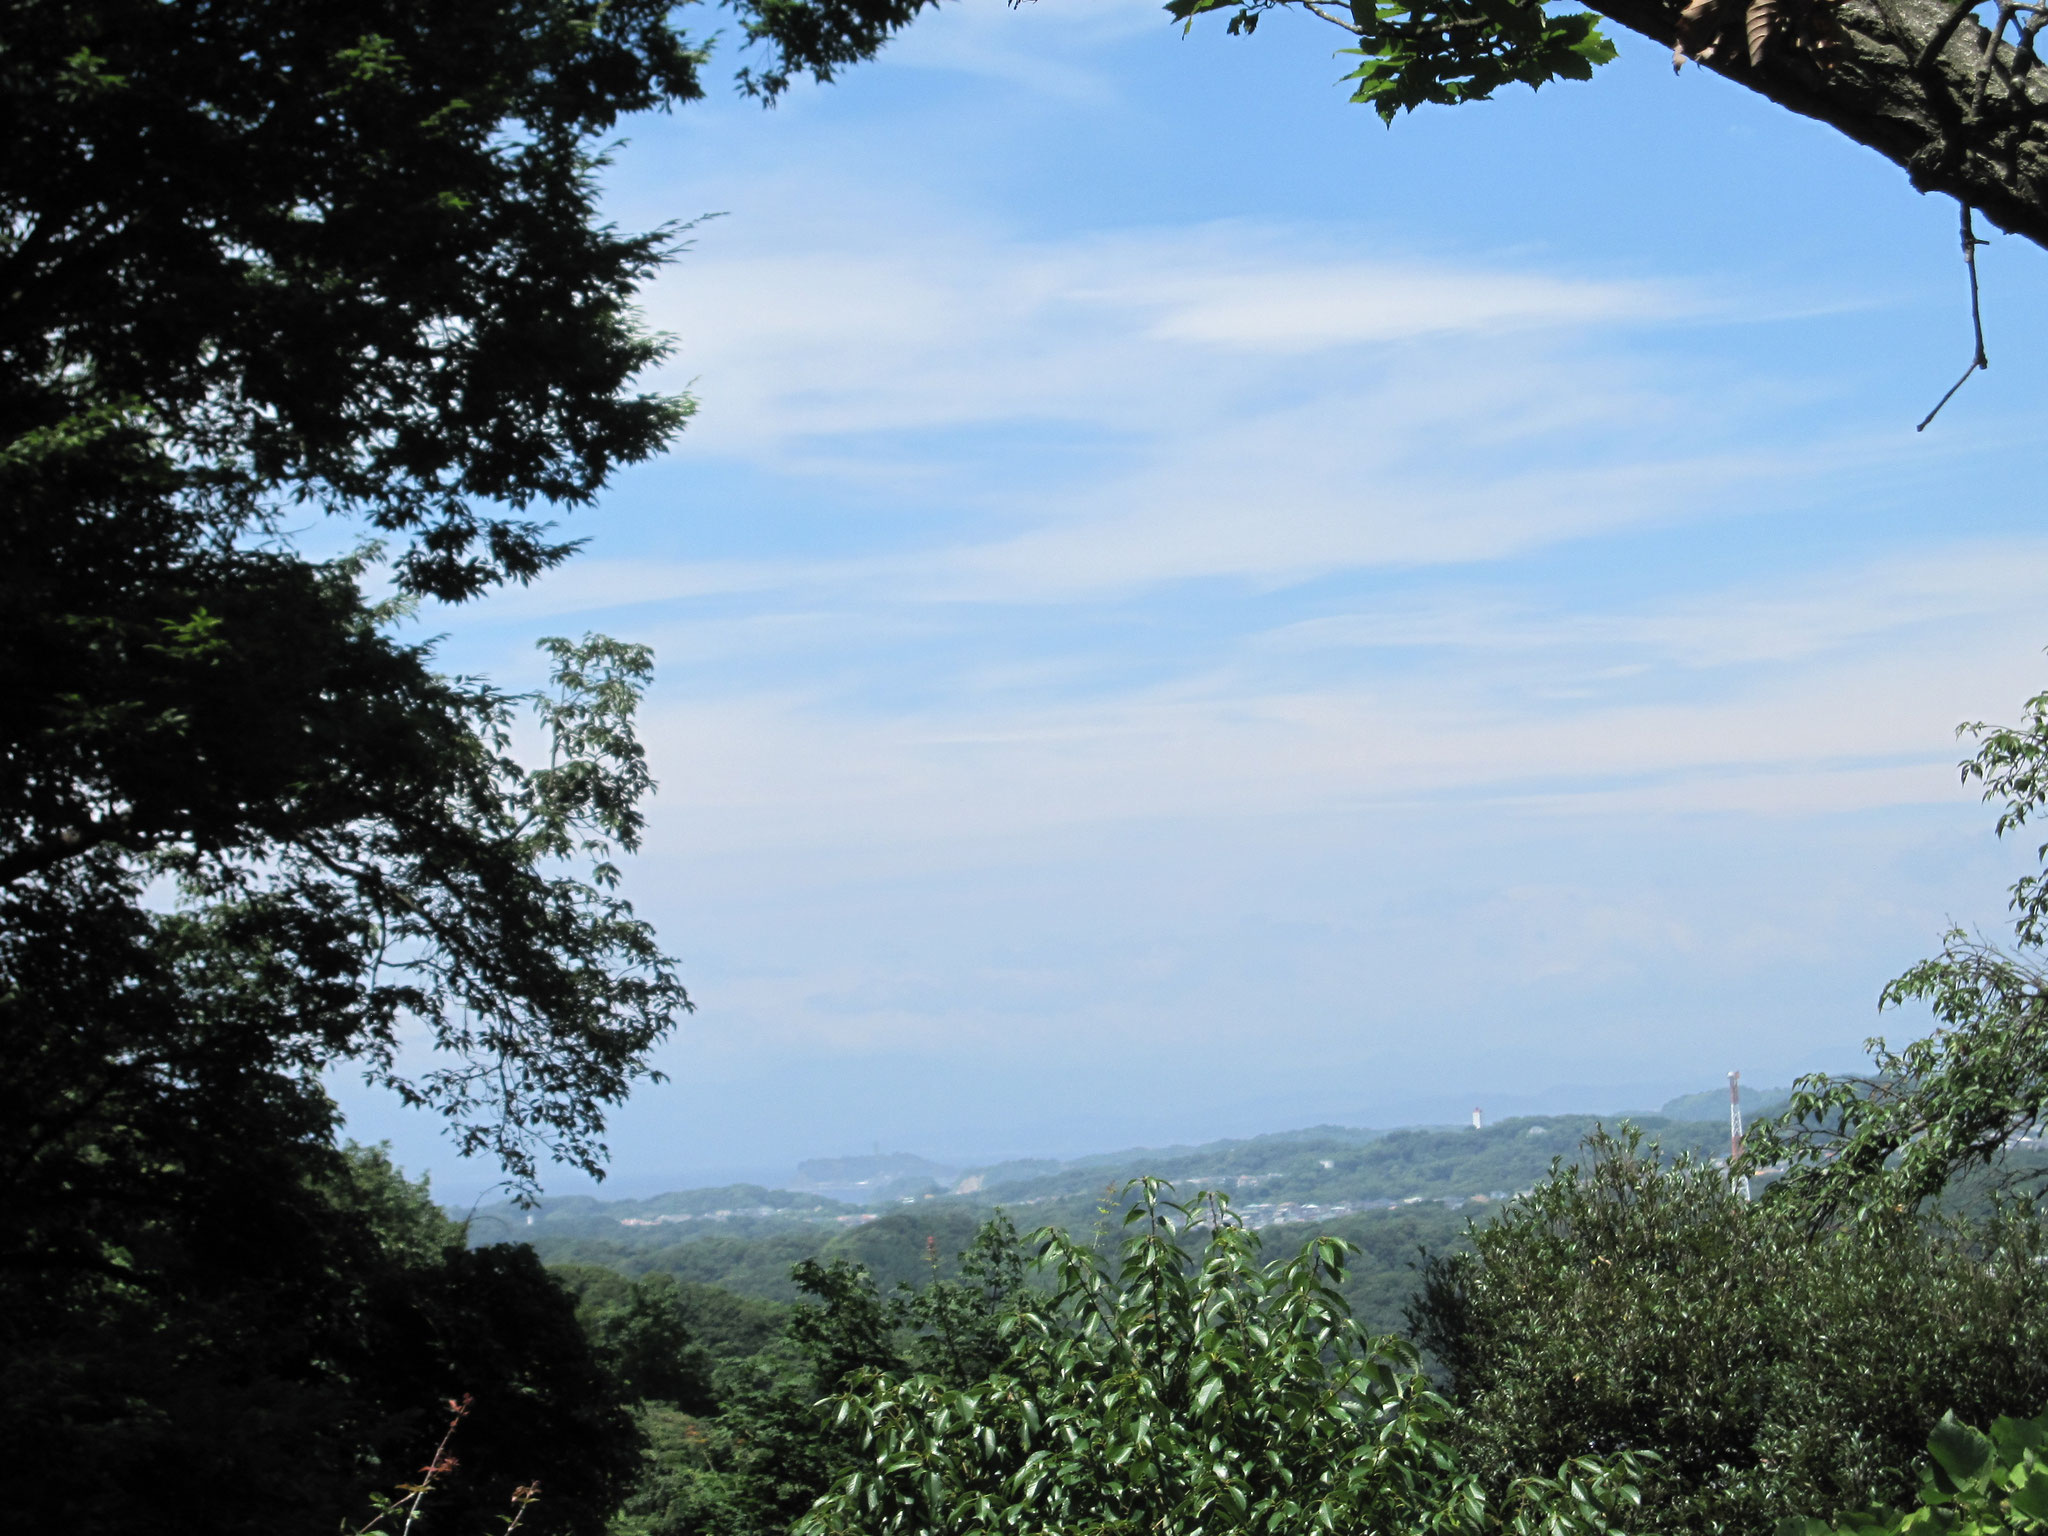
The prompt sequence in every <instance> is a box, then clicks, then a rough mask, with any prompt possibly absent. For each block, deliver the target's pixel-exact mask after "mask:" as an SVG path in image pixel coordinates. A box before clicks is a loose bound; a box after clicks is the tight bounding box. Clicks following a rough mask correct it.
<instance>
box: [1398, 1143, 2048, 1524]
mask: <svg viewBox="0 0 2048 1536" xmlns="http://www.w3.org/2000/svg"><path fill="white" fill-rule="evenodd" d="M1471 1244H1472V1251H1471V1252H1470V1253H1469V1254H1465V1255H1457V1256H1451V1257H1448V1258H1443V1259H1438V1260H1434V1261H1433V1262H1432V1263H1431V1264H1430V1266H1429V1268H1428V1272H1427V1276H1426V1285H1425V1288H1424V1291H1423V1293H1422V1295H1421V1296H1420V1297H1419V1298H1418V1300H1417V1302H1416V1303H1415V1304H1414V1306H1413V1308H1412V1309H1411V1319H1412V1323H1413V1326H1414V1329H1415V1335H1416V1338H1417V1339H1418V1341H1419V1342H1420V1343H1421V1344H1422V1345H1423V1346H1424V1347H1425V1348H1427V1349H1428V1350H1429V1351H1430V1352H1431V1353H1432V1354H1433V1355H1434V1356H1435V1358H1436V1359H1437V1360H1438V1361H1439V1362H1440V1363H1441V1366H1442V1368H1443V1369H1444V1370H1445V1372H1446V1373H1447V1376H1448V1381H1449V1386H1450V1391H1451V1394H1452V1396H1453V1397H1454V1399H1455V1401H1456V1402H1457V1403H1458V1405H1459V1414H1458V1417H1457V1419H1456V1420H1455V1432H1454V1436H1453V1438H1454V1439H1455V1440H1456V1441H1457V1443H1458V1446H1459V1451H1460V1454H1461V1456H1463V1457H1464V1458H1465V1459H1466V1461H1467V1463H1468V1465H1470V1466H1471V1467H1472V1469H1473V1470H1474V1472H1475V1473H1476V1474H1478V1475H1480V1476H1481V1477H1483V1478H1485V1479H1486V1480H1487V1481H1488V1482H1489V1483H1490V1484H1492V1485H1495V1486H1499V1485H1501V1484H1504V1483H1505V1482H1507V1481H1508V1480H1510V1479H1512V1478H1513V1477H1514V1476H1516V1475H1519V1474H1521V1473H1523V1472H1526V1471H1528V1470H1529V1469H1532V1468H1543V1467H1545V1466H1548V1465H1551V1464H1554V1463H1555V1462H1556V1461H1557V1460H1559V1459H1561V1458H1563V1457H1567V1456H1574V1455H1581V1454H1587V1453H1599V1452H1605V1451H1610V1450H1616V1449H1621V1448H1624V1447H1630V1448H1636V1449H1641V1450H1647V1451H1653V1452H1655V1453H1656V1455H1657V1456H1658V1458H1659V1461H1658V1463H1657V1464H1656V1465H1655V1466H1654V1467H1653V1468H1651V1469H1650V1470H1649V1471H1648V1472H1647V1473H1646V1475H1645V1477H1644V1479H1643V1484H1642V1486H1643V1492H1644V1506H1643V1511H1642V1515H1641V1521H1642V1525H1643V1528H1644V1529H1646V1530H1654V1531H1671V1532H1678V1531H1709V1530H1758V1529H1764V1528H1767V1527H1769V1526H1770V1524H1771V1523H1772V1522H1773V1521H1774V1520H1776V1519H1778V1518H1780V1517H1781V1516H1786V1515H1799V1516H1816V1517H1826V1516H1832V1515H1835V1514H1838V1513H1840V1512H1842V1511H1845V1510H1852V1509H1856V1508H1860V1507H1862V1506H1864V1505H1867V1504H1870V1503H1873V1502H1882V1501H1886V1500H1890V1499H1895V1498H1897V1497H1899V1496H1900V1495H1901V1494H1903V1493H1904V1492H1905V1491H1906V1489H1907V1488H1908V1487H1909V1486H1910V1476H1911V1475H1910V1471H1909V1470H1908V1469H1909V1468H1910V1467H1911V1465H1912V1463H1913V1460H1914V1457H1915V1455H1916V1453H1917V1452H1918V1450H1919V1448H1920V1446H1921V1445H1922V1444H1924V1443H1925V1440H1926V1437H1927V1434H1928V1431H1929V1429H1930V1428H1931V1427H1932V1425H1933V1424H1934V1423H1935V1421H1936V1420H1938V1419H1939V1418H1940V1416H1941V1414H1942V1413H1943V1411H1944V1410H1946V1409H1948V1408H1950V1407H1954V1408H1955V1410H1956V1411H1957V1412H1958V1413H1961V1414H1964V1415H1965V1416H1969V1417H1975V1418H1977V1419H1980V1420H1982V1419H1989V1418H1991V1417H1993V1416H1995V1415H1997V1414H2000V1413H2011V1412H2024V1411H2027V1409H2028V1408H2029V1407H2030V1406H2031V1405H2034V1404H2037V1403H2039V1402H2041V1401H2044V1400H2048V1274H2044V1270H2043V1266H2042V1262H2041V1261H2042V1260H2043V1258H2044V1257H2048V1234H2044V1233H2043V1231H2042V1229H2041V1227H2040V1226H2039V1225H2038V1223H2036V1222H2035V1221H2034V1220H2033V1219H2032V1218H2031V1216H2029V1215H2028V1214H2026V1213H2023V1212H2018V1211H2013V1212H2007V1213H2004V1214H2003V1215H2001V1216H2000V1217H1999V1218H1998V1219H1997V1220H1995V1221H1994V1222H1992V1223H1990V1224H1988V1225H1979V1226H1971V1225H1965V1224H1962V1223H1960V1222H1938V1221H1931V1220H1924V1219H1922V1218H1921V1217H1920V1216H1918V1215H1917V1214H1916V1213H1912V1212H1893V1213H1890V1215H1889V1218H1888V1219H1884V1220H1877V1219H1875V1218H1874V1219H1873V1220H1872V1221H1871V1222H1869V1223H1866V1224H1864V1225H1862V1226H1852V1227H1850V1228H1846V1229H1841V1230H1834V1231H1829V1232H1824V1233H1818V1234H1817V1233H1815V1232H1814V1231H1812V1229H1811V1228H1810V1227H1809V1226H1808V1224H1807V1223H1806V1222H1805V1221H1803V1220H1802V1219H1801V1218H1800V1215H1799V1213H1798V1211H1797V1210H1796V1208H1794V1207H1793V1206H1791V1205H1789V1204H1780V1203H1778V1202H1771V1201H1765V1202H1759V1203H1754V1204H1752V1203H1748V1202H1745V1201H1743V1200H1741V1199H1740V1198H1738V1197H1736V1196H1734V1195H1733V1194H1731V1192H1730V1189H1729V1186H1728V1182H1727V1175H1726V1173H1725V1171H1724V1170H1722V1169H1720V1168H1716V1167H1710V1166H1705V1165H1701V1164H1697V1163H1693V1162H1690V1161H1689V1160H1685V1159H1681V1160H1679V1161H1678V1162H1676V1163H1665V1162H1663V1161H1662V1160H1661V1158H1660V1157H1659V1156H1658V1155H1657V1154H1656V1152H1655V1150H1654V1149H1649V1148H1645V1147H1644V1146H1643V1144H1642V1142H1641V1140H1640V1137H1639V1134H1638V1133H1635V1132H1633V1131H1630V1132H1627V1133H1625V1134H1622V1135H1619V1136H1611V1137H1610V1136H1602V1137H1597V1138H1595V1139H1594V1140H1593V1141H1592V1142H1590V1143H1589V1144H1588V1147H1587V1149H1586V1156H1585V1157H1584V1158H1583V1159H1582V1160H1580V1161H1579V1162H1578V1163H1575V1164H1573V1165H1571V1166H1561V1167H1560V1168H1559V1169H1558V1171H1557V1172H1556V1174H1555V1175H1554V1176H1553V1177H1552V1178H1551V1179H1550V1180H1548V1181H1546V1182H1545V1183H1543V1184H1541V1185H1539V1186H1538V1187H1537V1188H1536V1190H1535V1191H1534V1192H1533V1193H1532V1194H1530V1195H1528V1196H1525V1197H1523V1198H1522V1199H1521V1200H1518V1201H1517V1202H1516V1203H1515V1204H1514V1206H1513V1207H1512V1208H1511V1209H1510V1210H1509V1211H1508V1212H1507V1213H1505V1214H1504V1215H1503V1216H1502V1217H1501V1218H1500V1219H1499V1220H1498V1221H1496V1222H1495V1223H1494V1224H1492V1225H1491V1226H1488V1227H1484V1228H1477V1229H1475V1230H1474V1231H1473V1233H1472V1235H1471Z"/></svg>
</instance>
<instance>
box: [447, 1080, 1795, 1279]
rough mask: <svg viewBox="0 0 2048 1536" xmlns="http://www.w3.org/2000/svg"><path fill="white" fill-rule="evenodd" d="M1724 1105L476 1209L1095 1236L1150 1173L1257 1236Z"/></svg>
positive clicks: (775, 1226)
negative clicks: (1626, 1125)
mask: <svg viewBox="0 0 2048 1536" xmlns="http://www.w3.org/2000/svg"><path fill="white" fill-rule="evenodd" d="M1789 1092H1790V1090H1788V1089H1783V1088H1765V1089H1759V1090H1754V1091H1751V1090H1745V1091H1744V1094H1743V1101H1744V1102H1743V1111H1744V1114H1745V1117H1747V1118H1748V1119H1750V1120H1752V1121H1754V1120H1757V1119H1760V1118H1762V1117H1763V1116H1765V1115H1766V1114H1768V1113H1771V1112H1772V1111H1773V1110H1774V1109H1775V1108H1777V1107H1780V1106H1782V1104H1783V1103H1784V1102H1785V1100H1786V1099H1787V1097H1788V1096H1789ZM1727 1102H1728V1100H1727V1093H1726V1090H1725V1089H1723V1090H1720V1091H1719V1093H1718V1096H1717V1095H1716V1093H1715V1092H1714V1091H1712V1090H1709V1091H1705V1092H1701V1093H1696V1094H1687V1095H1684V1096H1682V1097H1680V1098H1677V1099H1673V1100H1671V1101H1670V1102H1669V1103H1667V1104H1666V1105H1665V1106H1664V1107H1663V1109H1662V1110H1661V1111H1659V1112H1657V1113H1655V1114H1627V1115H1620V1114H1611V1115H1588V1114H1573V1115H1543V1116H1538V1115H1523V1116H1516V1117H1513V1118H1510V1119H1506V1120H1502V1121H1499V1122H1497V1123H1495V1124H1492V1125H1486V1126H1483V1127H1480V1128H1474V1127H1471V1126H1420V1127H1407V1128H1404V1129H1399V1130H1386V1131H1382V1130H1372V1129H1366V1128H1358V1127H1349V1126H1336V1125H1320V1126H1310V1127H1305V1128H1302V1129H1299V1130H1291V1131H1279V1132H1273V1133H1270V1134H1266V1135H1261V1136H1252V1137H1244V1138H1233V1139H1227V1140H1221V1141H1212V1142H1204V1143H1201V1144H1198V1145H1188V1146H1170V1147H1132V1148H1126V1149H1124V1150H1122V1151H1116V1152H1103V1153H1095V1154H1091V1155H1089V1156H1086V1157H1080V1158H1071V1159H1065V1160H1060V1159H1053V1158H1019V1159H1011V1160H1009V1161H1005V1162H1000V1163H994V1164H990V1165H988V1166H986V1167H981V1168H966V1169H962V1168H958V1167H954V1166H950V1165H947V1164H942V1163H937V1162H933V1161H931V1160H929V1159H927V1158H923V1157H919V1156H917V1155H915V1154H911V1153H901V1152H899V1153H875V1154H871V1155H859V1156H849V1157H839V1158H813V1159H809V1160H806V1161H805V1162H803V1163H801V1164H799V1165H798V1167H797V1170H796V1172H797V1175H798V1177H797V1179H796V1180H795V1181H794V1182H795V1186H796V1187H794V1188H790V1189H772V1188H768V1187H766V1186H762V1185H756V1184H736V1185H727V1186H722V1187H719V1188H715V1189H696V1190H678V1191H673V1192H671V1193H668V1194H663V1195H657V1196H654V1197H653V1198H651V1199H643V1200H600V1199H597V1198H594V1197H592V1196H588V1195H578V1196H571V1197H566V1198H563V1199H558V1200H544V1201H542V1203H541V1204H540V1205H539V1206H538V1207H536V1208H534V1209H533V1210H531V1211H520V1210H516V1209H515V1208H513V1207H512V1206H510V1205H509V1204H507V1205H503V1206H492V1207H488V1208H483V1209H479V1210H478V1211H476V1212H475V1213H474V1215H473V1217H472V1222H471V1225H472V1236H473V1240H475V1241H480V1242H493V1241H504V1240H506V1239H507V1238H513V1239H526V1240H532V1241H536V1242H538V1241H541V1240H543V1239H548V1240H550V1244H549V1245H550V1246H552V1243H553V1241H557V1240H559V1241H572V1240H583V1239H590V1240H602V1241H604V1242H606V1243H612V1244H619V1243H622V1244H626V1245H628V1246H630V1247H634V1248H639V1247H644V1246H668V1245H672V1244H675V1243H678V1242H691V1241H695V1240H698V1239H702V1238H709V1237H714V1236H718V1237H727V1238H735V1239H737V1238H745V1237H753V1236H759V1235H763V1234H769V1233H776V1232H786V1233H797V1232H802V1231H807V1230H819V1231H829V1230H831V1229H835V1228H845V1227H853V1226H858V1225H860V1224H862V1223H863V1222H867V1221H873V1220H874V1219H876V1217H877V1216H879V1215H881V1214H883V1213H885V1212H889V1211H897V1210H901V1209H903V1208H904V1207H906V1206H919V1207H929V1208H941V1207H943V1208H947V1209H956V1210H957V1209H961V1208H965V1210H963V1212H962V1214H963V1215H964V1214H965V1213H966V1211H967V1210H979V1211H986V1210H988V1209H991V1208H993V1207H997V1206H1001V1207H1004V1208H1006V1209H1012V1210H1015V1211H1016V1212H1017V1213H1018V1219H1019V1222H1020V1224H1036V1223H1037V1222H1039V1221H1041V1220H1044V1221H1057V1222H1061V1223H1067V1224H1074V1223H1079V1224H1082V1225H1086V1224H1088V1223H1090V1222H1091V1221H1093V1220H1095V1219H1096V1213H1097V1212H1098V1211H1099V1209H1100V1208H1101V1207H1102V1205H1103V1202H1104V1200H1105V1197H1107V1196H1109V1195H1111V1194H1113V1192H1114V1191H1115V1190H1116V1189H1117V1188H1118V1187H1120V1186H1121V1185H1122V1184H1123V1182H1124V1181H1125V1180H1127V1179H1130V1178H1132V1177H1134V1176H1136V1175H1138V1174H1140V1173H1148V1174H1156V1175H1158V1176H1160V1177H1162V1178H1165V1179H1168V1180H1171V1181H1172V1182H1173V1184H1174V1185H1175V1186H1176V1189H1177V1190H1178V1191H1179V1192H1180V1193H1182V1194H1184V1195H1187V1194H1192V1193H1193V1192H1194V1191H1195V1190H1196V1189H1200V1188H1210V1189H1218V1190H1221V1191H1223V1192H1224V1193H1225V1194H1226V1195H1227V1196H1228V1197H1229V1198H1230V1200H1231V1201H1232V1203H1233V1205H1234V1206H1235V1207H1236V1208H1237V1209H1238V1210H1239V1211H1240V1212H1241V1213H1242V1214H1243V1215H1244V1217H1245V1219H1246V1220H1247V1221H1248V1222H1249V1223H1250V1224H1252V1225H1254V1226H1268V1225H1284V1224H1288V1223H1297V1222H1319V1221H1327V1220H1331V1219H1335V1218H1339V1217H1350V1216H1354V1215H1358V1214H1361V1213H1368V1212H1371V1211H1376V1210H1387V1209H1391V1208H1394V1207H1398V1206H1403V1205H1415V1204H1417V1203H1419V1202H1441V1203H1443V1204H1446V1205H1451V1206H1454V1207H1455V1206H1466V1205H1470V1206H1475V1207H1479V1208H1483V1207H1485V1206H1487V1205H1490V1204H1493V1203H1495V1202H1498V1201H1501V1200H1505V1199H1507V1198H1510V1197H1511V1196H1512V1195H1514V1194H1515V1193H1517V1192H1519V1191H1521V1190H1523V1189H1526V1188H1528V1187H1529V1186H1530V1185H1531V1184H1533V1183H1535V1182H1536V1180H1538V1179H1540V1178H1542V1177H1543V1176H1544V1175H1545V1174H1546V1173H1547V1172H1548V1171H1549V1169H1550V1166H1551V1164H1552V1161H1553V1159H1558V1158H1562V1159H1564V1160H1565V1161H1567V1162H1569V1161H1570V1160H1571V1159H1572V1157H1573V1156H1574V1155H1575V1154H1576V1153H1577V1151H1578V1149H1579V1146H1580V1143H1581V1142H1582V1141H1583V1140H1584V1139H1585V1138H1586V1137H1587V1136H1588V1135H1590V1134H1591V1133H1592V1132H1593V1130H1594V1129H1595V1128H1596V1127H1599V1126H1601V1125H1606V1126H1608V1127H1612V1126H1614V1125H1617V1124H1619V1123H1620V1122H1621V1121H1622V1120H1624V1119H1626V1120H1629V1121H1632V1122H1633V1123H1635V1124H1636V1125H1638V1126H1640V1127H1641V1128H1642V1129H1643V1130H1644V1131H1645V1132H1646V1133H1647V1134H1648V1135H1649V1136H1650V1138H1651V1139H1652V1140H1655V1141H1658V1142H1660V1143H1661V1144H1663V1145H1664V1147H1665V1148H1666V1150H1667V1151H1669V1152H1672V1153H1677V1152H1680V1151H1685V1152H1692V1153H1694V1154H1696V1155H1700V1156H1708V1157H1712V1156H1718V1155H1723V1154H1725V1152H1726V1151H1727V1145H1728V1143H1727V1137H1728V1130H1727V1126H1728V1122H1727ZM1027 1212H1028V1213H1029V1216H1028V1221H1027V1217H1026V1213H1027Z"/></svg>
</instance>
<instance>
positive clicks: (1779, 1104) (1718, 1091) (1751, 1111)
mask: <svg viewBox="0 0 2048 1536" xmlns="http://www.w3.org/2000/svg"><path fill="white" fill-rule="evenodd" d="M1791 1102H1792V1090H1791V1089H1790V1088H1749V1087H1745V1088H1744V1089H1743V1090H1742V1118H1743V1120H1744V1121H1750V1120H1768V1119H1770V1118H1771V1117H1772V1116H1774V1115H1778V1114H1781V1113H1783V1111H1784V1109H1785V1106H1786V1105H1788V1104H1790V1103H1791ZM1664 1115H1665V1118H1667V1119H1670V1120H1719V1121H1720V1122H1721V1123H1722V1124H1724V1125H1725V1124H1727V1121H1728V1090H1727V1089H1726V1088H1710V1089H1708V1090H1707V1091H1706V1092H1705V1093H1688V1094H1686V1095H1685V1096H1684V1097H1683V1098H1677V1099H1673V1100H1672V1101H1671V1102H1670V1103H1669V1104H1666V1105H1665V1106H1664Z"/></svg>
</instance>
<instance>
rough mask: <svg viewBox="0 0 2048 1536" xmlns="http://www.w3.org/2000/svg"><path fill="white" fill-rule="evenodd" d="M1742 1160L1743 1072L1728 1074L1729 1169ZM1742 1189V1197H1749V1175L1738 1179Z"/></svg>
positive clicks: (1732, 1169)
mask: <svg viewBox="0 0 2048 1536" xmlns="http://www.w3.org/2000/svg"><path fill="white" fill-rule="evenodd" d="M1741 1160H1742V1074H1741V1073H1740V1072H1730V1073H1729V1074H1728V1169H1729V1172H1731V1173H1732V1172H1734V1170H1735V1165H1736V1164H1737V1163H1738V1162H1740V1161H1741ZM1736 1183H1737V1185H1738V1186H1740V1188H1741V1190H1742V1198H1743V1199H1745V1200H1747V1199H1748V1198H1749V1175H1748V1174H1746V1173H1745V1174H1744V1175H1743V1176H1742V1177H1741V1178H1739V1179H1737V1180H1736Z"/></svg>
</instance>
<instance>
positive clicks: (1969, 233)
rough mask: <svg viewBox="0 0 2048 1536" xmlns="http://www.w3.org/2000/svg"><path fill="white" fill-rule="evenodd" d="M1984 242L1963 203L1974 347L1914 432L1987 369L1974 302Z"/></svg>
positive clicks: (1981, 324)
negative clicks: (1960, 373) (1957, 375)
mask: <svg viewBox="0 0 2048 1536" xmlns="http://www.w3.org/2000/svg"><path fill="white" fill-rule="evenodd" d="M1984 243H1985V242H1984V241H1982V240H1979V239H1978V238H1977V231H1976V230H1975V229H1974V228H1973V227H1972V226H1971V224H1970V205H1969V204H1968V203H1965V204H1963V264H1964V265H1965V266H1966V267H1968V268H1969V269H1970V330H1971V333H1972V334H1973V335H1974V337H1975V339H1976V345H1977V350H1976V351H1975V352H1974V353H1973V354H1972V355H1971V357H1970V366H1969V367H1967V368H1965V369H1964V370H1963V376H1962V377H1961V378H1960V379H1957V380H1956V381H1955V383H1953V384H1951V385H1950V386H1949V389H1948V393H1947V394H1945V395H1943V396H1942V397H1941V399H1940V400H1938V401H1936V402H1935V406H1934V409H1933V410H1931V411H1929V412H1928V413H1927V415H1926V416H1925V417H1924V418H1922V420H1921V422H1920V425H1919V426H1917V427H1915V428H1914V429H1913V430H1914V431H1915V432H1925V431H1926V430H1927V423H1928V422H1930V421H1932V420H1934V418H1935V417H1937V416H1939V415H1940V414H1941V408H1942V407H1943V406H1944V405H1947V404H1948V403H1949V401H1951V400H1953V399H1954V398H1955V395H1956V391H1957V390H1959V389H1961V388H1962V387H1963V386H1964V385H1965V384H1967V383H1969V382H1970V375H1971V374H1973V373H1975V372H1976V371H1977V370H1978V369H1980V368H1989V367H1990V366H1991V359H1990V358H1988V357H1986V356H1985V355H1984V312H1983V310H1982V309H1981V308H1980V307H1979V306H1978V302H1977V247H1978V246H1980V245H1983V244H1984Z"/></svg>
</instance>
